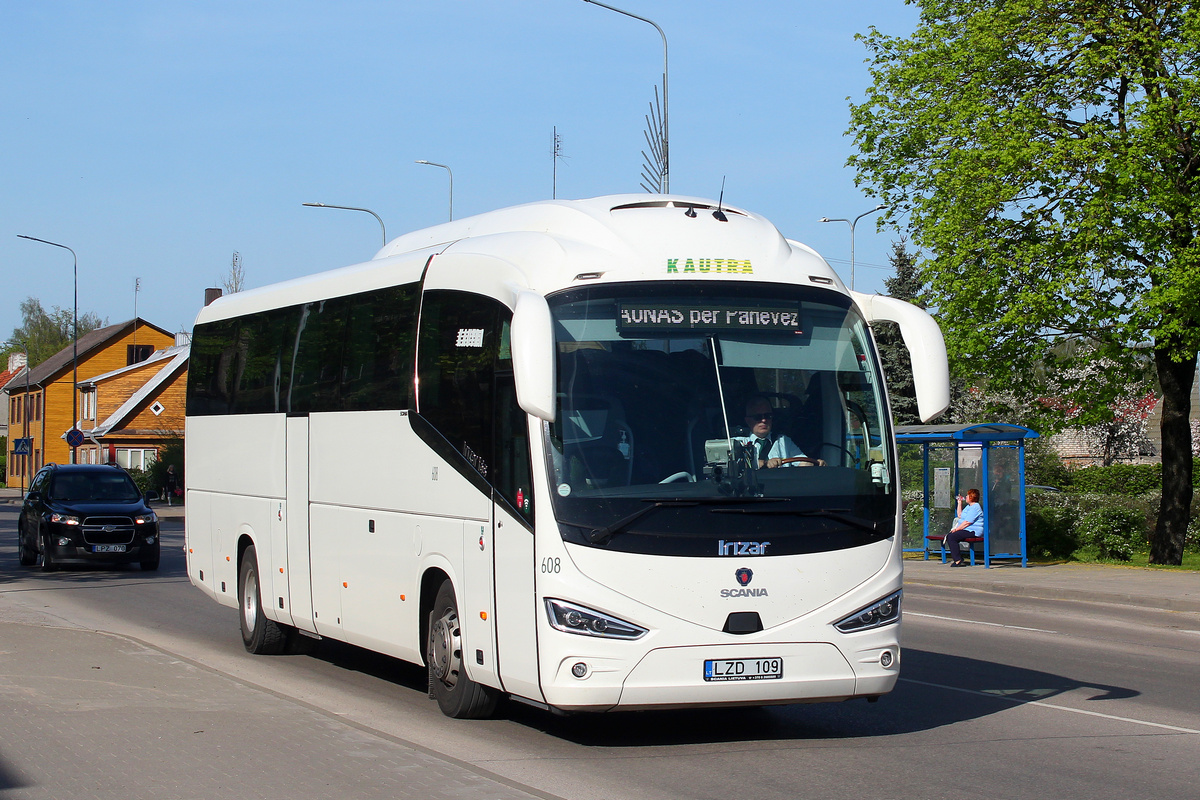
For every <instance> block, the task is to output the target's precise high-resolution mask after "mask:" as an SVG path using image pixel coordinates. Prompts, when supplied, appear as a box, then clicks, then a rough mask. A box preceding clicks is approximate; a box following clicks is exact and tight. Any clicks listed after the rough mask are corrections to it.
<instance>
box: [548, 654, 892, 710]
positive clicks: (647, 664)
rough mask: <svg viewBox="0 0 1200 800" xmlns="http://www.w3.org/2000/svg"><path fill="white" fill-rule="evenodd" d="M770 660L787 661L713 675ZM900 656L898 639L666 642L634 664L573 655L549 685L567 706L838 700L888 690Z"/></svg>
mask: <svg viewBox="0 0 1200 800" xmlns="http://www.w3.org/2000/svg"><path fill="white" fill-rule="evenodd" d="M885 652H886V653H887V655H886V656H885V655H884V653H885ZM847 656H849V657H850V658H851V659H853V660H854V661H855V663H854V664H853V665H851V663H850V661H848V660H847ZM764 659H779V660H781V661H782V665H781V666H782V668H781V669H780V673H781V674H780V675H779V676H778V677H762V678H757V679H751V678H739V677H737V676H736V675H733V676H729V675H726V676H717V677H714V676H712V675H711V674H709V676H708V677H706V672H709V673H711V672H712V670H706V662H709V661H716V662H721V663H722V664H725V665H728V664H730V663H735V664H743V665H745V664H752V663H754V662H755V661H758V660H764ZM899 662H900V649H899V646H898V645H896V644H895V642H894V640H893V641H891V642H886V643H881V644H880V645H874V646H869V647H866V648H864V649H862V650H858V651H854V652H849V653H846V654H843V652H842V651H841V650H839V649H838V648H837V647H835V646H834V645H832V644H830V643H822V642H816V643H796V642H791V643H786V644H771V643H756V644H738V645H728V644H727V645H717V646H714V645H698V646H686V647H663V648H657V649H654V650H650V651H649V652H647V653H646V654H645V656H644V657H643V658H642V659H641V660H640V661H638V663H637V664H636V666H634V667H633V668H632V669H629V665H628V664H627V663H625V662H623V661H622V660H620V659H612V658H605V657H589V656H584V655H579V656H567V657H565V658H562V659H561V660H560V661H559V663H558V667H557V670H556V674H555V675H554V677H553V679H552V680H551V681H550V682H549V683H548V685H543V687H542V688H543V691H544V693H545V696H546V700H547V702H548V703H549V705H551V706H553V707H554V708H558V709H561V710H563V711H606V710H635V709H636V710H648V709H662V708H680V707H685V706H688V707H705V706H709V707H713V706H733V705H776V704H785V703H815V702H831V701H838V700H846V699H850V698H853V697H877V696H879V695H881V694H886V693H887V692H889V691H891V690H892V688H893V687H894V686H895V684H896V679H897V677H898V675H899V666H900V663H899ZM885 663H886V665H885ZM724 678H730V679H724Z"/></svg>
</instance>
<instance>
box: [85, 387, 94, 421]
mask: <svg viewBox="0 0 1200 800" xmlns="http://www.w3.org/2000/svg"><path fill="white" fill-rule="evenodd" d="M95 418H96V390H95V389H91V390H88V391H85V392H84V393H83V419H93V420H94V419H95Z"/></svg>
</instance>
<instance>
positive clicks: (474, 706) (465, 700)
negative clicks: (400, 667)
mask: <svg viewBox="0 0 1200 800" xmlns="http://www.w3.org/2000/svg"><path fill="white" fill-rule="evenodd" d="M462 656H463V640H462V624H461V622H460V620H459V617H458V602H457V601H456V600H455V598H454V587H453V586H452V585H451V583H450V581H448V580H447V581H443V582H442V585H441V587H440V588H439V589H438V593H437V600H435V601H434V604H433V610H432V611H430V612H429V643H428V646H427V647H426V650H425V663H426V664H428V666H429V695H430V696H431V697H432V698H433V699H435V700H437V702H438V707H439V708H440V709H441V710H442V713H443V714H445V715H446V716H448V717H453V718H454V719H486V718H488V717H490V716H491V715H492V712H493V711H494V710H495V709H496V703H497V701H498V700H499V699H500V693H499V692H498V691H497V690H495V689H492V688H490V687H488V686H483V685H481V684H478V683H476V682H475V681H473V680H471V679H470V678H469V677H468V676H467V669H466V665H465V664H464V663H463V657H462Z"/></svg>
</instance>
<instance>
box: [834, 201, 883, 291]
mask: <svg viewBox="0 0 1200 800" xmlns="http://www.w3.org/2000/svg"><path fill="white" fill-rule="evenodd" d="M885 208H887V203H880V204H879V205H877V206H875V207H874V208H872V209H871V210H870V211H864V212H863V213H861V214H859V215H858V216H857V217H855V218H854V221H853V222H851V221H850V220H848V219H842V218H840V217H839V218H837V219H830V218H829V217H821V218H820V219H819V220H817V222H844V223H846V224H847V225H849V226H850V291H854V226H855V225H857V224H858V221H859V220H860V219H862V218H863V217H865V216H867V215H868V214H874V213H875V212H876V211H882V210H883V209H885Z"/></svg>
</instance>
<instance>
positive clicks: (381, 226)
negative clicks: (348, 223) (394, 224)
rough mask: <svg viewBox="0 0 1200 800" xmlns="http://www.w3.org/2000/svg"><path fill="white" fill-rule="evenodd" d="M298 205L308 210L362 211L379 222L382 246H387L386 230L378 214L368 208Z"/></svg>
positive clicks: (325, 204)
mask: <svg viewBox="0 0 1200 800" xmlns="http://www.w3.org/2000/svg"><path fill="white" fill-rule="evenodd" d="M300 205H302V206H308V207H309V208H340V209H342V210H343V211H363V212H365V213H367V214H370V215H371V216H372V217H374V218H375V219H377V220H379V230H381V231H382V232H383V245H384V247H386V246H387V228H386V227H384V225H383V219H381V218H380V216H379V215H378V214H376V213H375V212H374V211H372V210H371V209H369V208H355V207H354V206H331V205H329V204H328V203H301V204H300Z"/></svg>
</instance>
